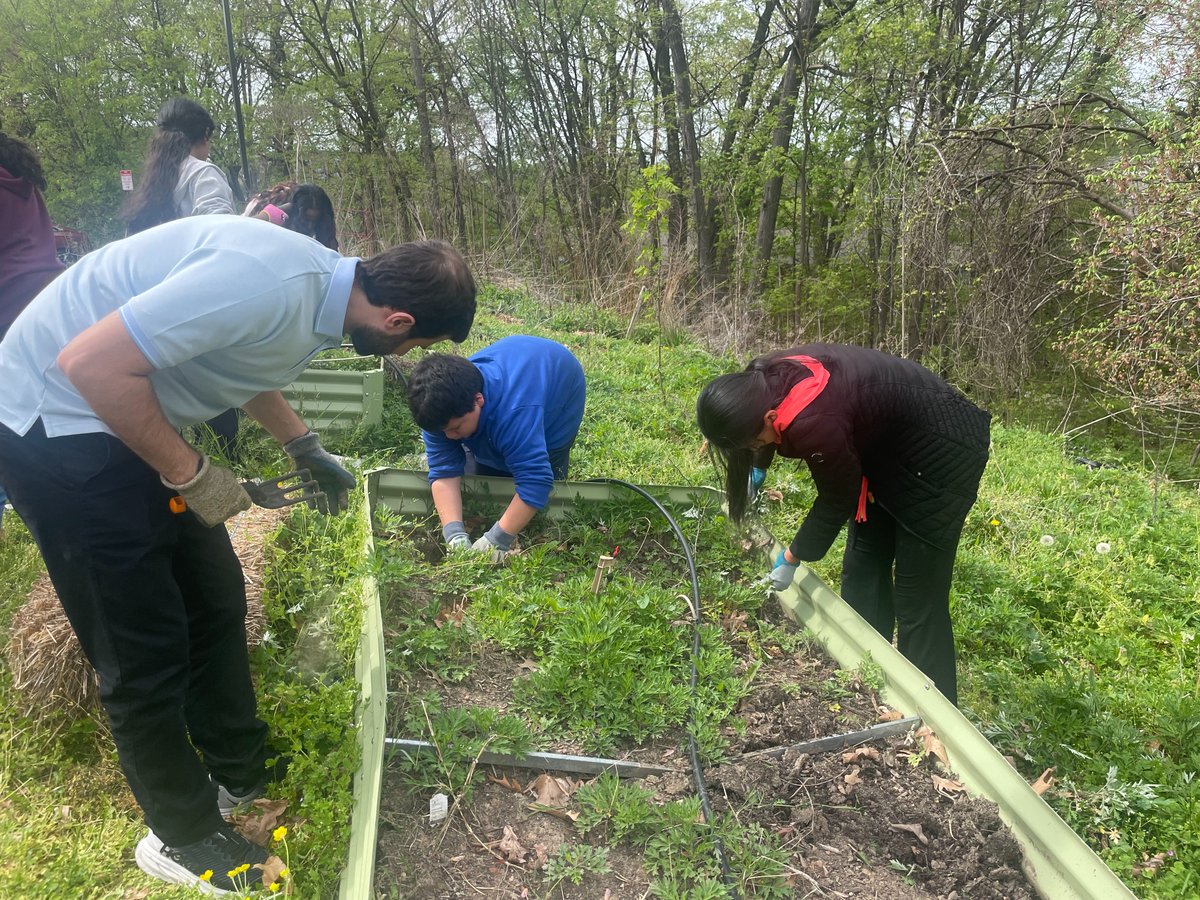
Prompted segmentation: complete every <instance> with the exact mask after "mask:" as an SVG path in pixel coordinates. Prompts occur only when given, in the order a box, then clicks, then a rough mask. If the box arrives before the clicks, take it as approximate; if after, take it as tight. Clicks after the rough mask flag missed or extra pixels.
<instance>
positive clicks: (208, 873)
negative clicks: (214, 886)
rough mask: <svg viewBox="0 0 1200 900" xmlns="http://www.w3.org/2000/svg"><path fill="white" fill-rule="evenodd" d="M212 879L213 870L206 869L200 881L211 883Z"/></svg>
mask: <svg viewBox="0 0 1200 900" xmlns="http://www.w3.org/2000/svg"><path fill="white" fill-rule="evenodd" d="M212 877H213V870H212V869H205V870H204V874H203V875H201V876H200V880H201V881H209V880H211V879H212Z"/></svg>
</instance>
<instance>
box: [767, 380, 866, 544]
mask: <svg viewBox="0 0 1200 900" xmlns="http://www.w3.org/2000/svg"><path fill="white" fill-rule="evenodd" d="M784 359H785V360H795V361H796V362H798V363H801V364H802V365H804V366H805V367H807V368H808V370H809V371H811V372H812V377H811V378H805V379H802V380H801V381H798V382H796V383H795V384H794V385H792V389H791V390H790V391H788V393H787V396H786V397H784V398H783V402H782V403H780V404H779V406H777V407H775V421H774V422H773V423H772V426H773V427H774V428H775V443H776V444H781V443H783V433H784V432H785V431H787V429H788V426H789V425H791V424H792V422H794V421H795V420H796V416H798V415H800V413H802V412H804V409H805V407H807V406H808V405H809V404H810V403H812V402H813V401H814V400H816V399H817V397H819V396H820V395H821V391H823V390H825V386H826V385H827V384H829V370H828V369H826V368H825V367H824V366H823V365H821V363H820V362H818V361H817V360H815V359H813V358H812V357H811V356H785V357H784ZM868 497H870V495H869V494H868V493H867V476H866V475H864V476H863V480H862V490H861V491H859V494H858V509H857V511H856V512H855V514H854V521H855V522H865V521H867V499H868ZM871 499H872V500H874V498H871Z"/></svg>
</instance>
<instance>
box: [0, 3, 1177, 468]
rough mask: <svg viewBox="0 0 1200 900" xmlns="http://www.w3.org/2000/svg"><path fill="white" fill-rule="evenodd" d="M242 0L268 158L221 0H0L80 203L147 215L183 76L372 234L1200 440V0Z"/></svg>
mask: <svg viewBox="0 0 1200 900" xmlns="http://www.w3.org/2000/svg"><path fill="white" fill-rule="evenodd" d="M232 2H233V6H232V11H231V13H232V14H231V29H232V36H233V41H234V57H235V60H234V62H235V65H234V71H236V73H237V80H236V89H237V93H238V95H239V96H240V100H241V104H242V108H243V112H244V118H245V132H246V137H247V142H248V150H249V171H248V172H243V171H241V170H242V165H241V162H240V159H241V157H240V154H239V151H238V141H237V134H236V129H235V128H234V122H235V109H234V105H233V97H234V81H233V80H232V79H231V74H230V72H231V67H230V58H229V54H228V51H227V49H226V30H225V21H224V19H223V15H222V8H221V4H219V3H216V2H189V0H71V2H69V3H68V2H62V0H0V128H3V129H4V130H5V131H7V132H9V133H10V134H13V135H15V136H18V137H21V138H23V139H25V140H27V141H29V142H30V143H32V144H33V145H34V147H35V148H36V149H37V151H38V152H39V153H40V155H41V157H42V160H43V162H44V165H45V168H46V171H47V175H48V177H49V180H50V190H49V192H48V195H47V200H48V202H49V205H50V208H51V211H52V214H53V215H54V217H55V219H56V221H57V222H58V223H59V224H62V225H67V226H71V227H74V228H79V229H82V230H84V231H86V232H88V233H89V234H90V235H91V237H92V239H93V242H94V243H99V242H103V241H105V240H109V239H113V238H116V237H119V236H120V235H121V233H122V225H121V223H120V220H119V218H118V215H117V214H118V211H119V208H120V204H121V200H122V192H121V190H120V183H119V178H118V172H119V170H121V169H132V170H133V173H134V178H135V179H136V178H138V177H139V175H140V171H139V167H140V161H141V159H142V156H143V155H144V152H145V146H146V139H147V137H148V135H149V133H150V130H151V128H152V125H153V120H154V114H155V111H156V109H157V107H158V106H159V104H160V103H161V102H162V101H163V100H164V99H165V98H167V97H169V96H171V95H174V94H181V93H182V94H187V95H190V96H193V97H196V98H197V99H199V100H200V101H201V102H203V103H204V104H205V105H206V106H207V107H208V108H209V109H210V110H211V112H212V113H213V115H214V118H215V119H216V120H217V121H218V123H220V133H219V134H218V135H217V136H216V137H215V138H214V151H213V159H214V161H215V162H217V163H218V164H220V165H222V166H223V167H224V168H225V169H226V170H227V171H228V173H229V175H230V179H231V182H233V183H234V184H235V185H236V186H237V187H236V190H238V191H239V192H244V191H245V190H246V188H247V187H249V188H253V189H258V188H262V187H266V186H269V185H270V184H272V183H274V182H275V181H278V180H282V179H285V178H288V179H298V180H307V181H313V182H316V183H319V184H321V185H322V186H323V187H325V188H326V189H327V190H328V191H329V193H330V195H331V196H332V197H333V199H334V203H335V206H336V207H337V209H338V211H339V218H340V224H341V230H342V235H343V238H344V240H343V248H344V250H347V251H349V252H355V253H360V254H369V253H372V252H375V251H377V250H378V249H381V248H383V247H385V246H388V245H390V244H392V243H394V242H396V241H399V240H406V239H411V238H415V237H420V236H429V237H440V238H444V239H447V240H450V241H452V242H454V243H455V244H457V245H459V246H460V247H462V248H463V249H464V251H465V252H466V253H468V255H470V256H471V258H472V259H473V260H475V261H476V263H477V265H479V266H481V267H485V271H488V272H492V273H495V272H499V271H507V272H512V273H514V274H516V275H517V277H519V278H521V279H522V280H524V281H525V283H529V284H544V285H549V286H552V288H553V290H554V291H555V292H556V294H557V295H558V296H561V297H567V298H568V299H572V298H574V299H579V300H581V301H587V302H598V303H600V304H602V305H606V306H609V307H611V308H614V309H617V310H619V311H621V312H622V313H623V314H625V315H629V316H630V320H631V327H632V322H633V320H635V319H637V318H638V317H639V316H650V315H655V316H657V319H658V322H659V323H660V324H661V325H662V326H663V327H665V328H686V329H689V330H693V331H700V332H702V333H703V334H705V336H706V337H707V338H708V339H709V341H710V343H711V344H712V345H714V346H715V347H716V349H717V350H719V351H729V352H733V353H736V354H738V355H742V356H744V355H746V354H747V353H749V352H750V351H753V350H758V349H762V348H763V347H765V346H772V345H773V346H781V345H782V346H787V345H790V344H791V343H792V342H793V341H796V342H798V341H799V340H813V339H819V340H834V341H845V342H853V343H860V344H865V345H869V346H877V347H881V348H883V349H887V350H890V351H892V352H895V353H898V354H901V355H905V356H911V357H914V358H917V359H919V360H921V361H923V362H924V363H925V364H926V365H928V366H930V367H931V368H934V369H936V370H938V371H941V372H942V373H943V374H945V375H947V376H948V377H950V378H952V379H954V380H955V381H956V383H958V384H960V385H962V386H964V389H966V390H967V391H968V393H970V394H971V395H972V396H973V397H975V398H976V399H979V400H982V401H984V402H985V403H986V402H989V401H991V400H994V399H995V398H997V397H1004V396H1012V395H1013V394H1019V393H1020V392H1021V391H1022V390H1023V388H1024V387H1025V385H1026V384H1027V383H1028V381H1029V379H1030V378H1032V377H1039V376H1040V374H1041V373H1043V372H1045V371H1047V370H1053V371H1054V372H1056V373H1058V374H1059V375H1060V376H1064V377H1066V378H1067V379H1068V380H1074V379H1078V380H1079V381H1080V383H1081V384H1083V385H1086V386H1088V387H1089V388H1094V389H1096V390H1099V391H1100V392H1101V394H1102V395H1103V396H1104V397H1105V398H1106V401H1107V405H1106V406H1105V407H1104V410H1105V411H1104V412H1103V416H1104V417H1109V416H1111V417H1114V418H1116V419H1119V420H1120V421H1121V422H1122V423H1124V425H1125V426H1126V427H1128V428H1129V429H1132V430H1136V431H1139V432H1141V433H1143V434H1149V435H1151V438H1152V440H1153V441H1154V442H1155V445H1156V446H1164V445H1168V444H1169V445H1171V446H1175V444H1176V443H1179V442H1183V441H1189V442H1190V441H1193V440H1194V436H1195V431H1196V428H1197V424H1198V422H1200V350H1198V347H1200V341H1197V340H1196V335H1197V333H1198V331H1200V329H1198V322H1197V311H1198V304H1197V296H1198V290H1200V269H1198V267H1197V261H1198V255H1197V252H1196V251H1197V249H1200V248H1198V246H1197V245H1198V244H1200V234H1198V230H1197V228H1196V223H1197V201H1198V199H1200V189H1198V186H1197V178H1198V177H1200V151H1198V150H1197V144H1196V141H1195V139H1194V135H1195V131H1196V124H1197V113H1198V112H1200V85H1198V83H1197V79H1196V61H1197V52H1198V49H1200V3H1196V2H1188V0H1184V2H1171V0H1165V2H1164V0H1151V2H1144V3H1131V2H1128V0H788V2H779V0H754V2H750V0H743V2H730V0H690V2H684V0H232ZM247 181H248V182H249V184H248V185H247ZM1064 373H1065V375H1064ZM1187 446H1188V448H1189V451H1190V446H1191V444H1190V443H1189V444H1187ZM1185 457H1186V454H1185ZM1192 462H1193V463H1194V462H1195V458H1194V456H1193V457H1192Z"/></svg>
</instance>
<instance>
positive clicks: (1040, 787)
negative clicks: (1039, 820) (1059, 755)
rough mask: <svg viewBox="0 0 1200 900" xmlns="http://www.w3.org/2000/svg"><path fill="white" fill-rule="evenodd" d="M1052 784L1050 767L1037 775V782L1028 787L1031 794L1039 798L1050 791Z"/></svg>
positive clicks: (1052, 768)
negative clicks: (1031, 790) (1031, 789)
mask: <svg viewBox="0 0 1200 900" xmlns="http://www.w3.org/2000/svg"><path fill="white" fill-rule="evenodd" d="M1054 782H1055V778H1054V766H1051V767H1050V768H1048V769H1047V770H1046V771H1045V772H1043V773H1042V774H1041V775H1039V776H1038V780H1037V781H1035V782H1034V783H1033V784H1031V785H1030V787H1031V788H1033V792H1034V793H1035V794H1037V795H1038V796H1039V797H1040V796H1042V795H1043V794H1044V793H1046V791H1048V790H1050V788H1052V787H1054Z"/></svg>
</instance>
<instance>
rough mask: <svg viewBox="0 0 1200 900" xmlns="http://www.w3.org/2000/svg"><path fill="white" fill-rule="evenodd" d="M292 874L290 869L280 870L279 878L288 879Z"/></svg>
mask: <svg viewBox="0 0 1200 900" xmlns="http://www.w3.org/2000/svg"><path fill="white" fill-rule="evenodd" d="M291 874H292V872H291V870H290V869H288V868H287V867H286V866H285V867H284V868H282V869H280V870H279V877H280V878H287V877H288V876H289V875H291Z"/></svg>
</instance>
